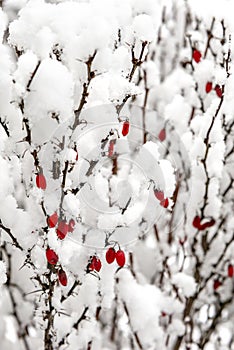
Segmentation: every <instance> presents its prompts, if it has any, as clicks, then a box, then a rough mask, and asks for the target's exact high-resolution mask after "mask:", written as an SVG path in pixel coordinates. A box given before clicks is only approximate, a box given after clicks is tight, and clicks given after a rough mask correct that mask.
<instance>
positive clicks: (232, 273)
mask: <svg viewBox="0 0 234 350" xmlns="http://www.w3.org/2000/svg"><path fill="white" fill-rule="evenodd" d="M233 276H234V266H233V265H232V264H229V265H228V277H230V278H232V277H233Z"/></svg>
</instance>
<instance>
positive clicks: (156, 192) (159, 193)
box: [154, 190, 164, 201]
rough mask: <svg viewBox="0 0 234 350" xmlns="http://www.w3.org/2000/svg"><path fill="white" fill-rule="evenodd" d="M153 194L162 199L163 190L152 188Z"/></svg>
mask: <svg viewBox="0 0 234 350" xmlns="http://www.w3.org/2000/svg"><path fill="white" fill-rule="evenodd" d="M154 195H155V197H156V198H157V199H158V200H159V201H162V200H164V193H163V191H159V190H154Z"/></svg>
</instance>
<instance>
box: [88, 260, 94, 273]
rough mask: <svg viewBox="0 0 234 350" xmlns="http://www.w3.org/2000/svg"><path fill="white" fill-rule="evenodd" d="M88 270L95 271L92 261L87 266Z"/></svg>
mask: <svg viewBox="0 0 234 350" xmlns="http://www.w3.org/2000/svg"><path fill="white" fill-rule="evenodd" d="M88 268H89V270H91V271H93V270H95V264H94V262H93V261H91V263H90V264H89V265H88Z"/></svg>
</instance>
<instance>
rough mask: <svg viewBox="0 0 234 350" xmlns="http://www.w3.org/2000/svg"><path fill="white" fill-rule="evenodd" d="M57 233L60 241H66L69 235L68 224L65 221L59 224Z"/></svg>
mask: <svg viewBox="0 0 234 350" xmlns="http://www.w3.org/2000/svg"><path fill="white" fill-rule="evenodd" d="M56 233H57V236H58V238H59V239H64V238H65V237H66V235H67V233H68V224H67V223H66V221H65V220H62V221H60V222H59V224H58V227H57V230H56Z"/></svg>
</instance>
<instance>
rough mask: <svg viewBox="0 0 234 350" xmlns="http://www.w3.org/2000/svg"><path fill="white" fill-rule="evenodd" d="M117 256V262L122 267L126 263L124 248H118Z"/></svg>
mask: <svg viewBox="0 0 234 350" xmlns="http://www.w3.org/2000/svg"><path fill="white" fill-rule="evenodd" d="M115 258H116V261H117V264H118V265H119V266H120V267H123V266H124V265H125V254H124V252H123V251H122V250H120V249H119V250H118V251H117V252H116V254H115Z"/></svg>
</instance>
